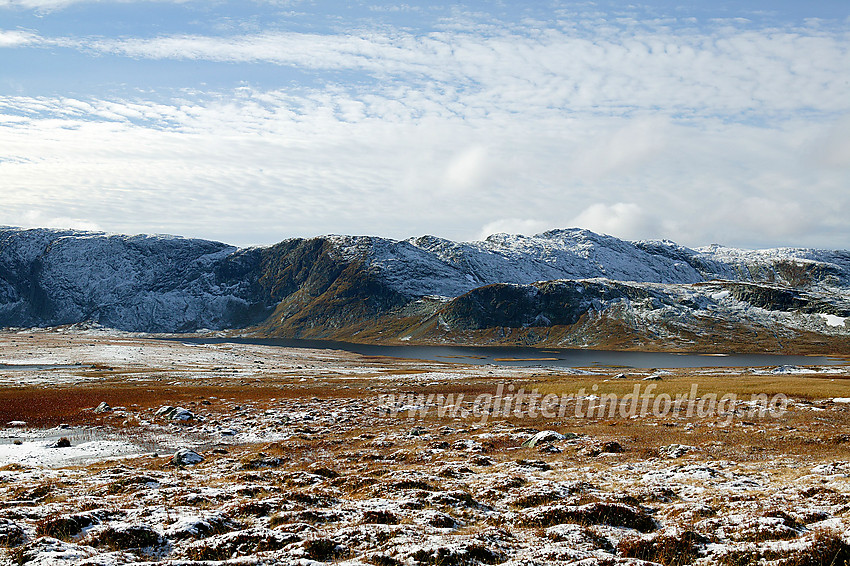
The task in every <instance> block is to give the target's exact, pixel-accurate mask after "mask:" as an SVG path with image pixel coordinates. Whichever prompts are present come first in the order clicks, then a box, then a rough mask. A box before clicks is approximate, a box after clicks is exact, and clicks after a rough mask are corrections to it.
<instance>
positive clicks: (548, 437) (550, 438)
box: [522, 430, 565, 448]
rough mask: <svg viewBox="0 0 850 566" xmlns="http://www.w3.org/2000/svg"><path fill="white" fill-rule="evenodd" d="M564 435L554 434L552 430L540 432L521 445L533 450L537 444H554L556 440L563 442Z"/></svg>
mask: <svg viewBox="0 0 850 566" xmlns="http://www.w3.org/2000/svg"><path fill="white" fill-rule="evenodd" d="M564 438H565V437H564V435H563V434H561V433H559V432H555V431H554V430H541V431H540V432H538V433H537V434H535V435H534V436H532V437H531V438H529V439H528V440H526V441H525V442H523V443H522V445H523V446H525V447H526V448H534V447H535V446H537V445H538V444H542V443H544V442H555V441H556V440H564Z"/></svg>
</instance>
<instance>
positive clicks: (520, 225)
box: [476, 218, 559, 240]
mask: <svg viewBox="0 0 850 566" xmlns="http://www.w3.org/2000/svg"><path fill="white" fill-rule="evenodd" d="M556 227H559V226H554V225H552V224H550V223H547V222H545V221H542V220H533V219H529V218H500V219H498V220H494V221H493V222H488V223H487V224H485V225H484V226H483V227H482V228H481V231H480V232H479V233H478V237H477V238H476V239H478V240H485V239H487V236H492V235H493V234H501V233H505V234H523V235H525V236H533V235H534V234H539V233H541V232H545V231H546V230H549V229H551V228H556Z"/></svg>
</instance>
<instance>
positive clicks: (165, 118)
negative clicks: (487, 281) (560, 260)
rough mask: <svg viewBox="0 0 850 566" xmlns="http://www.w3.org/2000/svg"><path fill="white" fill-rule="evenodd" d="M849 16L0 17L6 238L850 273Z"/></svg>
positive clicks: (564, 7) (837, 7)
mask: <svg viewBox="0 0 850 566" xmlns="http://www.w3.org/2000/svg"><path fill="white" fill-rule="evenodd" d="M848 218H850V2H847V0H820V1H812V2H799V1H797V0H793V1H782V0H769V1H768V0H754V1H747V0H736V1H730V0H715V1H711V2H708V1H696V0H687V1H686V0H679V1H661V0H658V1H649V2H621V1H598V2H583V1H582V2H570V1H560V0H552V1H548V0H545V1H539V2H538V1H529V2H499V1H470V2H465V3H440V2H439V0H437V1H436V2H416V1H410V2H404V3H396V2H380V1H370V0H365V1H362V2H360V1H347V2H343V1H334V2H331V1H328V2H325V1H321V0H314V1H306V0H305V1H300V0H240V1H235V2H234V1H229V0H0V225H11V226H23V227H61V228H79V229H91V230H104V231H108V232H117V233H131V234H135V233H169V234H179V235H183V236H190V237H201V238H207V239H215V240H220V241H224V242H228V243H231V244H235V245H240V246H245V245H255V244H271V243H275V242H278V241H280V240H283V239H285V238H290V237H309V236H316V235H320V234H331V233H333V234H368V235H378V236H384V237H390V238H396V239H402V238H407V237H411V236H419V235H423V234H433V235H436V236H441V237H445V238H450V239H454V240H467V241H468V240H475V239H480V238H484V237H486V236H487V235H489V234H492V233H496V232H508V233H521V234H527V235H531V234H535V233H539V232H542V231H545V230H548V229H552V228H567V227H581V228H586V229H589V230H593V231H595V232H600V233H606V234H610V235H613V236H617V237H620V238H626V239H671V240H674V241H677V242H679V243H681V244H684V245H688V246H701V245H708V244H711V243H721V244H725V245H730V246H739V247H749V248H760V247H777V246H807V247H820V248H830V249H848V248H850V221H848Z"/></svg>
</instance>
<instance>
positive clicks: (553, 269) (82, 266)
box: [0, 228, 850, 346]
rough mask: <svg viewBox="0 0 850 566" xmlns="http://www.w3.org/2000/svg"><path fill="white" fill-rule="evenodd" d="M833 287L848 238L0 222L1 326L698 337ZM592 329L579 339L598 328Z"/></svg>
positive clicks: (821, 313)
mask: <svg viewBox="0 0 850 566" xmlns="http://www.w3.org/2000/svg"><path fill="white" fill-rule="evenodd" d="M543 282H550V283H548V284H544V283H543ZM848 293H850V252H847V251H827V250H812V249H786V248H783V249H772V250H755V251H751V250H740V249H734V248H725V247H722V246H718V245H712V246H709V247H705V248H698V249H690V248H686V247H683V246H679V245H677V244H675V243H673V242H669V241H638V242H630V241H624V240H620V239H617V238H613V237H611V236H604V235H599V234H595V233H593V232H588V231H586V230H579V229H569V230H553V231H549V232H545V233H542V234H538V235H536V236H531V237H526V236H511V235H507V234H497V235H494V236H491V237H489V238H487V239H486V240H483V241H479V242H453V241H450V240H445V239H441V238H436V237H433V236H422V237H418V238H411V239H408V240H401V241H397V240H389V239H384V238H378V237H370V236H325V237H319V238H312V239H292V240H286V241H284V242H281V243H280V244H277V245H275V246H269V247H257V248H248V249H237V248H235V247H233V246H228V245H226V244H222V243H219V242H210V241H204V240H196V239H184V238H179V237H173V236H121V235H109V234H103V233H93V232H78V231H71V230H46V229H34V230H24V229H18V228H3V229H0V325H3V326H16V327H20V326H24V327H28V326H53V325H62V324H71V323H77V322H82V321H93V322H97V323H100V324H102V325H104V326H109V327H114V328H119V329H123V330H131V331H148V332H185V331H194V330H198V329H215V330H225V329H246V328H253V329H255V330H259V331H261V332H264V333H266V334H272V335H284V336H313V337H334V338H345V339H356V340H402V339H404V340H414V341H426V342H427V341H441V340H449V341H464V340H466V341H482V340H485V339H486V340H502V339H504V340H503V341H511V340H514V339H511V338H509V337H507V335H506V333H505V331H504V329H505V328H515V329H525V330H522V331H521V332H519V333H520V334H525V335H526V336H525V337H524V338H522V341H524V342H532V343H535V340H536V338H534V337H535V336H536V337H538V338H539V337H540V336H542V335H543V334H546V336H547V338H545V339H543V340H537V341H538V342H540V343H547V344H551V345H554V343H555V342H557V343H564V344H567V343H575V342H576V340H578V338H576V337H575V336H572V337H571V336H570V332H572V331H575V330H576V329H577V328H579V327H580V326H581V327H582V328H585V327H586V325H587V324H588V323H589V321H591V320H597V322H598V321H608V322H611V321H616V324H615V325H614V326H616V327H617V328H613V327H612V329H611V330H610V332H613V333H622V332H626V333H628V332H634V333H637V334H641V335H644V334H646V335H654V336H658V337H663V336H665V335H669V336H673V337H678V338H681V337H682V336H684V335H685V334H687V333H692V334H694V336H695V338H692V339H689V340H691V341H692V342H699V341H700V340H699V335H700V331H699V327H701V326H704V325H703V322H704V321H705V320H711V321H714V322H720V323H723V324H730V325H732V326H733V327H735V328H742V327H744V326H748V327H749V326H752V325H755V326H756V327H758V328H765V329H769V331H770V332H772V333H773V334H776V330H777V328H778V329H781V330H782V331H783V332H785V331H786V330H787V329H791V330H790V332H792V333H793V332H803V333H814V334H816V335H823V336H828V337H832V336H836V335H843V334H845V333H846V332H847V327H846V325H845V324H844V319H845V318H846V317H848V316H850V312H848V305H847V301H848ZM662 314H663V316H662ZM609 318H610V321H609V320H608V319H609ZM582 325H584V326H582ZM597 326H598V327H599V328H603V327H605V328H607V327H608V326H610V325H608V324H607V322H606V324H603V325H602V326H599V324H597ZM555 327H557V328H559V329H566V330H564V331H563V332H561V331H559V332H554V334H553V331H552V330H551V329H552V328H555ZM535 328H536V329H538V330H537V331H533V330H529V329H535ZM494 329H502V330H498V332H496V330H494ZM540 329H549V330H546V331H545V333H541V331H540ZM570 329H572V330H570ZM491 331H492V332H491ZM470 332H472V333H473V334H474V335H473V334H469V333H470ZM493 332H496V334H497V336H496V337H495V338H494V337H493V335H492V333H493ZM596 332H597V334H599V336H596V337H595V338H593V337H591V336H590V335H586V336H585V338H586V339H587V340H589V342H587V340H585V341H586V342H587V343H588V344H591V345H593V344H599V343H602V342H605V340H603V339H602V338H600V336H601V335H604V334H605V333H606V332H609V331H608V330H604V329H603V330H597V331H596ZM463 333H466V334H463ZM476 333H477V334H476ZM488 333H489V334H488ZM529 333H530V334H531V335H532V338H528V336H527V335H528V334H529ZM508 334H516V333H508ZM585 334H586V333H585ZM485 335H487V336H485ZM554 335H557V336H556V337H555V338H553V337H552V336H554ZM499 336H501V338H500V337H499ZM585 338H582V340H584V339H585ZM517 340H518V339H517ZM608 342H610V340H608ZM679 343H681V340H679ZM680 345H681V344H680ZM656 346H657V345H656Z"/></svg>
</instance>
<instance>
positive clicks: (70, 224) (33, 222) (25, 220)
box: [14, 210, 103, 232]
mask: <svg viewBox="0 0 850 566" xmlns="http://www.w3.org/2000/svg"><path fill="white" fill-rule="evenodd" d="M14 225H15V226H19V227H21V228H60V229H71V230H89V231H92V232H102V231H103V229H102V228H101V227H100V226H99V225H97V224H95V223H94V222H91V221H89V220H84V219H80V218H67V217H62V216H56V217H51V216H47V215H45V213H44V211H41V210H29V211H26V212H24V213H23V214H22V215H21V216H19V217H17V220H16V222H15V223H14Z"/></svg>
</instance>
